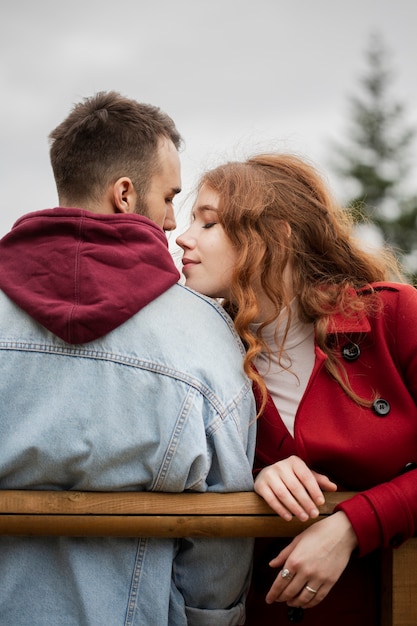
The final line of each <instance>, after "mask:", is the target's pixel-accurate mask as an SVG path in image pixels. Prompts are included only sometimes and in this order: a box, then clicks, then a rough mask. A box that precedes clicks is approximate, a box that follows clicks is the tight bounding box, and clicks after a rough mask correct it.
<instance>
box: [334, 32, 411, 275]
mask: <svg viewBox="0 0 417 626" xmlns="http://www.w3.org/2000/svg"><path fill="white" fill-rule="evenodd" d="M366 58H367V71H366V73H365V75H364V76H363V77H362V79H361V81H360V84H361V87H362V90H361V91H360V93H358V94H355V95H353V96H352V97H351V98H350V116H351V117H350V130H349V139H348V141H347V144H346V147H344V146H335V148H336V150H337V154H336V159H337V161H336V163H334V164H333V167H334V169H335V172H336V174H337V175H338V176H340V177H341V178H342V179H343V180H345V181H346V180H348V181H350V182H351V183H352V184H353V189H354V191H353V193H352V196H351V198H350V199H349V200H348V202H347V206H348V207H349V208H350V209H351V210H352V211H353V213H354V215H355V217H356V219H357V220H358V222H365V223H369V222H371V223H373V224H375V225H376V226H377V227H378V229H379V231H380V233H381V234H382V237H383V239H384V242H385V244H388V245H389V246H391V247H392V248H394V250H396V251H397V252H398V255H399V256H400V258H401V260H402V261H403V262H404V264H405V266H406V268H408V270H409V272H410V277H412V276H411V275H412V274H414V273H416V272H417V196H414V197H408V196H407V193H406V192H405V189H404V184H405V182H406V181H407V175H408V173H409V170H410V148H411V145H412V142H413V139H414V135H415V130H414V129H412V128H411V127H408V125H407V124H406V122H405V107H404V106H403V104H402V103H400V102H398V101H396V100H395V99H394V98H393V97H392V95H391V92H390V87H391V82H392V78H393V75H392V72H391V70H390V69H389V68H388V50H387V48H386V47H385V44H384V42H383V40H382V38H381V36H380V35H378V34H374V35H373V36H372V37H371V43H370V46H369V49H368V51H367V54H366ZM412 278H413V277H412Z"/></svg>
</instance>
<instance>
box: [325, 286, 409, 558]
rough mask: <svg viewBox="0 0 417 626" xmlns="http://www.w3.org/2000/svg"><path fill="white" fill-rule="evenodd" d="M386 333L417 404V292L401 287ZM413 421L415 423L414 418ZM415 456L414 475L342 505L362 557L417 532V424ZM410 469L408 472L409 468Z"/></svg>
mask: <svg viewBox="0 0 417 626" xmlns="http://www.w3.org/2000/svg"><path fill="white" fill-rule="evenodd" d="M390 318H391V322H392V323H391V324H390V325H389V324H388V323H387V326H386V332H387V333H389V335H390V336H391V337H392V339H391V345H392V357H393V360H394V361H396V363H397V367H398V369H399V371H400V372H401V375H402V377H403V380H404V381H405V383H406V387H407V389H408V392H409V394H410V396H411V397H412V398H413V400H414V403H415V404H417V290H416V289H414V288H413V287H411V286H409V285H401V286H400V287H399V296H398V303H397V307H396V312H395V315H391V316H390ZM410 419H415V414H414V416H412V417H410ZM414 432H415V454H414V458H413V459H410V471H403V473H401V474H400V475H399V476H396V477H395V478H393V479H392V480H391V481H389V482H385V483H383V484H380V485H376V486H374V487H372V488H371V489H368V490H366V491H363V492H361V493H358V494H357V495H355V496H354V497H352V498H350V499H349V500H347V501H345V502H343V503H341V504H339V505H338V506H337V507H336V510H341V511H344V512H345V514H346V515H347V516H348V518H349V520H350V522H351V524H352V526H353V528H354V530H355V533H356V535H357V538H358V544H359V554H360V555H361V556H362V555H364V554H367V553H369V552H371V551H372V550H374V549H376V548H379V547H389V546H391V547H398V546H399V545H401V544H402V543H403V542H404V541H405V540H406V539H408V538H410V537H412V536H413V535H415V534H416V532H417V469H414V468H416V467H417V423H416V425H415V431H414ZM405 469H408V468H405Z"/></svg>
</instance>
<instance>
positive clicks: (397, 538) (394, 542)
mask: <svg viewBox="0 0 417 626" xmlns="http://www.w3.org/2000/svg"><path fill="white" fill-rule="evenodd" d="M389 543H390V546H392V547H393V548H398V546H400V545H401V544H402V543H404V535H403V534H402V533H397V534H396V535H394V536H393V537H392V539H391V541H390V542H389Z"/></svg>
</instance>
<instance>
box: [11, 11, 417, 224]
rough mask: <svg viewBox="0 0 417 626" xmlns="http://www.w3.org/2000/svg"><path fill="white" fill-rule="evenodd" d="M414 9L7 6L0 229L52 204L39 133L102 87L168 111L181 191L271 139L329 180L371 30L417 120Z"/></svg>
mask: <svg viewBox="0 0 417 626" xmlns="http://www.w3.org/2000/svg"><path fill="white" fill-rule="evenodd" d="M415 6H416V5H415V4H414V2H413V0H344V1H341V0H146V1H145V0H117V1H116V2H105V1H103V0H72V1H71V2H62V1H61V0H36V1H33V0H13V2H12V1H11V0H9V1H8V2H7V3H3V4H2V8H1V12H0V51H1V54H0V64H1V65H0V81H1V104H0V107H1V115H0V137H1V144H0V163H1V168H0V177H1V178H0V182H1V209H0V236H2V235H3V234H5V232H7V231H8V230H9V229H10V227H11V226H12V224H13V222H14V221H15V220H16V219H17V218H18V217H19V216H20V215H22V214H24V213H28V212H30V211H34V210H39V209H43V208H49V207H53V206H56V204H57V195H56V191H55V186H54V181H53V177H52V173H51V169H50V165H49V155H48V141H47V136H48V134H49V132H50V131H51V130H52V129H53V128H54V127H55V126H57V125H58V124H59V123H60V122H61V121H62V120H63V119H64V118H65V117H66V116H67V114H68V113H69V111H70V108H71V107H72V105H73V104H74V103H76V102H78V101H80V100H82V99H83V98H84V97H86V96H90V95H92V94H94V93H96V92H97V91H101V90H113V89H114V90H117V91H120V92H121V93H122V94H123V95H126V96H128V97H132V98H135V99H137V100H139V101H142V102H149V103H151V104H155V105H157V106H160V107H161V108H162V109H163V110H165V111H166V112H167V113H169V114H170V115H171V116H172V117H173V118H174V120H175V121H176V123H177V126H178V128H179V130H180V132H181V134H182V135H183V137H184V138H185V142H186V146H185V150H184V151H183V153H182V163H183V187H184V192H187V191H188V190H189V189H190V188H191V187H192V185H193V183H194V179H195V177H196V175H197V174H198V172H199V171H200V170H201V169H202V168H204V167H206V166H210V165H214V164H216V163H218V162H219V161H223V160H225V159H228V158H235V157H237V158H239V157H240V156H245V155H247V154H249V153H251V152H257V151H259V150H260V149H266V148H275V149H279V150H286V151H290V152H296V153H298V154H301V155H305V156H307V157H308V158H310V160H313V162H314V163H315V164H316V165H317V166H318V167H319V168H322V169H323V170H324V171H325V172H326V173H327V174H328V175H329V178H330V182H331V184H333V186H334V182H335V181H333V180H332V176H333V175H332V172H331V170H330V167H329V164H330V160H331V152H330V147H329V143H330V141H331V140H334V139H337V138H338V139H342V138H343V137H344V136H345V134H346V122H347V114H348V98H349V96H350V95H351V94H352V93H353V92H354V91H355V90H356V89H357V88H358V85H359V80H360V77H361V75H362V74H363V72H364V70H365V68H366V62H365V52H366V50H367V49H368V48H369V42H370V37H371V34H372V33H373V32H375V31H377V32H379V33H380V34H381V35H382V36H383V38H384V41H385V43H386V45H387V46H388V48H389V50H390V51H391V53H392V56H391V61H392V63H391V65H392V70H393V71H394V75H395V80H394V87H393V89H394V93H395V95H396V97H397V98H398V99H399V100H400V101H402V102H403V103H404V104H405V106H406V113H407V119H408V120H409V121H410V122H411V123H412V124H413V125H415V126H416V128H417V104H416V103H417V80H416V79H417V75H416V74H417V70H416V59H417V37H416V35H415V24H416V17H417V15H416V9H415ZM416 155H417V153H416ZM416 162H417V156H416ZM416 188H417V177H416ZM182 195H185V193H184V194H182ZM179 203H180V204H181V201H180V200H179ZM187 212H188V209H187Z"/></svg>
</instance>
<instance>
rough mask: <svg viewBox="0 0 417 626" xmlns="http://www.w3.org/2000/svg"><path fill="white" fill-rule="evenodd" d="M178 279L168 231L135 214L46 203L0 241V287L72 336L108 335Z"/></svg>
mask: <svg viewBox="0 0 417 626" xmlns="http://www.w3.org/2000/svg"><path fill="white" fill-rule="evenodd" d="M178 279H179V273H178V270H177V269H176V267H175V265H174V262H173V260H172V258H171V254H170V253H169V250H168V243H167V239H166V237H165V234H164V232H163V231H162V230H161V228H160V227H159V226H157V225H156V224H155V223H154V222H151V221H150V220H149V219H147V218H146V217H142V216H140V215H136V214H131V213H129V214H124V213H116V214H97V213H90V212H88V211H84V210H82V209H72V208H71V209H66V208H55V209H47V210H45V211H37V212H35V213H29V214H28V215H24V216H23V217H21V218H20V219H19V220H18V221H17V222H16V223H15V224H14V226H13V228H12V230H11V231H10V232H9V233H8V234H7V235H6V236H5V237H3V239H2V240H1V241H0V288H1V289H2V290H3V291H4V292H5V293H6V294H7V295H8V296H9V298H11V299H12V300H13V301H14V302H15V303H16V304H17V305H19V306H20V307H21V308H22V309H23V310H24V311H26V312H27V313H28V314H29V315H30V316H31V317H33V318H34V319H35V320H37V321H38V322H39V323H40V324H42V325H43V326H45V327H46V328H47V329H48V330H50V331H51V332H53V333H54V334H55V335H58V337H61V339H63V340H64V341H66V342H68V343H85V342H88V341H92V340H94V339H97V338H98V337H101V336H103V335H105V334H106V333H108V332H110V331H111V330H113V329H114V328H116V327H117V326H119V325H120V324H123V322H125V321H126V320H128V319H129V318H130V317H132V316H133V315H134V314H135V313H137V312H138V311H140V309H142V308H143V307H144V306H146V305H147V304H148V303H149V302H151V301H152V300H154V299H155V298H157V297H158V296H159V295H161V294H162V293H163V292H164V291H166V290H167V289H169V288H170V287H171V286H172V285H174V284H175V283H176V282H177V281H178Z"/></svg>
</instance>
